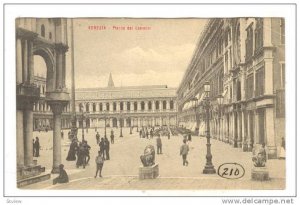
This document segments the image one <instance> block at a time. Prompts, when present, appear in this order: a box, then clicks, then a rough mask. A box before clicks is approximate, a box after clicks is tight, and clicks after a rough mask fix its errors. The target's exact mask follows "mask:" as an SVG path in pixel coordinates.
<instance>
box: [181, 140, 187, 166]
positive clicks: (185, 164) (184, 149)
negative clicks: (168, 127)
mask: <svg viewBox="0 0 300 205" xmlns="http://www.w3.org/2000/svg"><path fill="white" fill-rule="evenodd" d="M188 153H189V146H188V145H187V144H186V139H184V140H183V145H181V147H180V155H182V160H183V166H188V165H189V162H188V161H187V159H186V158H187V155H188Z"/></svg>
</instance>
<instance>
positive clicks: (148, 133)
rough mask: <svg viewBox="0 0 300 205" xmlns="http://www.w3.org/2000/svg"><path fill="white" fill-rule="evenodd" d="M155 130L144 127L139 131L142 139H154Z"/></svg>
mask: <svg viewBox="0 0 300 205" xmlns="http://www.w3.org/2000/svg"><path fill="white" fill-rule="evenodd" d="M153 131H154V128H153V127H152V128H147V127H142V128H141V129H140V131H139V135H140V138H147V139H153Z"/></svg>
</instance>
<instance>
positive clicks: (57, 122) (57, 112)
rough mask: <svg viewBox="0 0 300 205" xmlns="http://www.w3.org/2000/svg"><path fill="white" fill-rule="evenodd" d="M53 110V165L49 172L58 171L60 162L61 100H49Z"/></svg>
mask: <svg viewBox="0 0 300 205" xmlns="http://www.w3.org/2000/svg"><path fill="white" fill-rule="evenodd" d="M49 104H50V106H51V110H52V112H53V126H54V127H53V166H52V171H51V173H59V165H60V164H61V136H60V134H61V113H62V111H63V108H64V105H63V103H61V102H49Z"/></svg>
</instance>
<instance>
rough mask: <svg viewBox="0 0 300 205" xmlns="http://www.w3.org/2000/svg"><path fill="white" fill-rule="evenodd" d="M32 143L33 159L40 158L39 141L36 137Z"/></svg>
mask: <svg viewBox="0 0 300 205" xmlns="http://www.w3.org/2000/svg"><path fill="white" fill-rule="evenodd" d="M32 143H33V156H34V157H39V156H40V148H41V146H40V140H39V138H38V137H36V138H35V140H34V139H32Z"/></svg>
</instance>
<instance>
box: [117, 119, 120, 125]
mask: <svg viewBox="0 0 300 205" xmlns="http://www.w3.org/2000/svg"><path fill="white" fill-rule="evenodd" d="M120 124H121V118H117V127H120Z"/></svg>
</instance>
